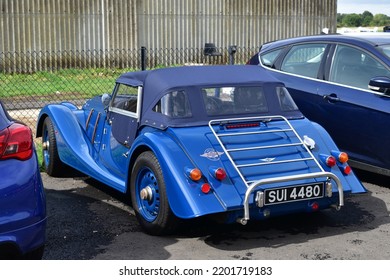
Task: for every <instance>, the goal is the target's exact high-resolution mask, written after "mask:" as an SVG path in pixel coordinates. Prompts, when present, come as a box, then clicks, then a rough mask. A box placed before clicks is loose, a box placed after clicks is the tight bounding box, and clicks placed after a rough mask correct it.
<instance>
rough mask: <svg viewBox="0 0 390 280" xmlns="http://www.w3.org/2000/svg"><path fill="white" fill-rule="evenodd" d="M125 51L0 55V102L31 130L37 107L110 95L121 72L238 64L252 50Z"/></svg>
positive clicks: (145, 49)
mask: <svg viewBox="0 0 390 280" xmlns="http://www.w3.org/2000/svg"><path fill="white" fill-rule="evenodd" d="M229 50H231V49H230V48H228V49H222V48H220V49H216V50H215V53H216V54H217V55H205V49H204V48H200V49H198V48H186V49H147V48H141V49H131V50H113V51H82V52H79V51H75V52H47V51H46V52H44V51H41V52H3V53H0V65H3V68H2V69H0V99H1V100H2V102H3V103H4V104H5V106H6V107H7V109H8V110H9V112H10V115H11V116H12V117H14V118H16V119H19V120H21V121H24V122H25V123H26V124H28V125H29V126H30V127H31V128H32V129H33V130H35V123H36V118H37V115H38V113H39V110H40V108H42V107H43V106H44V105H46V104H49V103H55V102H61V101H71V102H73V103H75V104H76V105H79V106H81V105H82V104H83V103H84V102H85V100H86V99H88V98H90V97H92V96H95V95H99V94H102V93H106V92H108V93H109V92H111V91H112V89H113V86H114V82H115V79H116V78H117V77H118V76H119V75H120V74H121V73H124V72H128V71H139V70H142V69H145V68H146V69H152V68H160V67H172V66H178V65H191V64H196V65H198V64H229V63H230V64H232V63H235V64H244V63H246V61H247V60H248V59H249V58H250V57H251V56H252V55H253V54H254V53H255V52H256V51H258V47H254V48H236V52H235V53H233V52H231V51H229Z"/></svg>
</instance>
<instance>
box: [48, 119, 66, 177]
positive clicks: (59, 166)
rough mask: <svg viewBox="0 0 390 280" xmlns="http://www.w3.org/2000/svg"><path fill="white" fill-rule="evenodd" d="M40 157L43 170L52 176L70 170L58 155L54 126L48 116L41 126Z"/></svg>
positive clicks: (57, 175)
mask: <svg viewBox="0 0 390 280" xmlns="http://www.w3.org/2000/svg"><path fill="white" fill-rule="evenodd" d="M42 158H43V160H42V161H43V163H42V165H43V168H44V170H45V172H46V173H47V174H48V175H50V176H52V177H64V176H65V175H66V174H67V173H68V172H69V171H70V167H69V166H68V165H66V164H64V163H63V162H62V161H61V159H60V156H59V155H58V150H57V140H56V136H55V132H54V126H53V123H52V121H51V119H50V118H49V117H47V118H46V119H45V120H44V122H43V127H42Z"/></svg>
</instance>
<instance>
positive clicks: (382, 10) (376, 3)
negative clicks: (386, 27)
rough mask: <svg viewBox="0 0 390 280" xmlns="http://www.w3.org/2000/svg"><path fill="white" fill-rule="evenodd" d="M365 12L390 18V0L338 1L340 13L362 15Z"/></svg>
mask: <svg viewBox="0 0 390 280" xmlns="http://www.w3.org/2000/svg"><path fill="white" fill-rule="evenodd" d="M364 11H369V12H371V13H372V14H373V15H376V14H385V15H388V16H390V0H337V12H338V13H341V14H352V13H355V14H362V13H363V12H364Z"/></svg>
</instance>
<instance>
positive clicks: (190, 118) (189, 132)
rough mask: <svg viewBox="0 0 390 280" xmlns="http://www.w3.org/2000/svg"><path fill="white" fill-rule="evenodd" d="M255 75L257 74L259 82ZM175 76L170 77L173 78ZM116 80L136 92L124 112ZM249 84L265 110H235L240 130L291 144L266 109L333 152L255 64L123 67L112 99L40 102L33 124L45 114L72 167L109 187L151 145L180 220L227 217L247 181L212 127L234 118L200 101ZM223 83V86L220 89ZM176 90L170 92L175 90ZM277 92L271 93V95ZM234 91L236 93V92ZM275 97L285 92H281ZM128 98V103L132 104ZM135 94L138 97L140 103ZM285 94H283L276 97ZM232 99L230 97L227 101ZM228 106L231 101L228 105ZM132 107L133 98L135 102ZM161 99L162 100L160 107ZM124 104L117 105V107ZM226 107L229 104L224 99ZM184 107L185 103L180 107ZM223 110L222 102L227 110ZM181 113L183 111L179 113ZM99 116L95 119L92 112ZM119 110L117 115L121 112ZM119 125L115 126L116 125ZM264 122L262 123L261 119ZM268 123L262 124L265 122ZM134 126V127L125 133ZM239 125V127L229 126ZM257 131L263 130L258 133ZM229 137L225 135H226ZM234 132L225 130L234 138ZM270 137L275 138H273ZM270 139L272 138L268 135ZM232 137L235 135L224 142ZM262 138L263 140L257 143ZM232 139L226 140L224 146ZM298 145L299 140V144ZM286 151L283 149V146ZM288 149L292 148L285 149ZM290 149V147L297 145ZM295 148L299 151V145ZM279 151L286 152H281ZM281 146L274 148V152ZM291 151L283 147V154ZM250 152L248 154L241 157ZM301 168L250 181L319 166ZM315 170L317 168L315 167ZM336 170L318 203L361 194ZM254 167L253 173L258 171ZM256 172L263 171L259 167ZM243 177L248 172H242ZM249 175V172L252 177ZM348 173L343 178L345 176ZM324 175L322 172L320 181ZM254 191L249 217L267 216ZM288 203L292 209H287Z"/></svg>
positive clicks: (283, 209)
mask: <svg viewBox="0 0 390 280" xmlns="http://www.w3.org/2000/svg"><path fill="white" fill-rule="evenodd" d="M258 74H260V75H261V76H262V78H261V79H260V80H259V78H258V76H257V75H258ZM173 77H174V78H173ZM121 85H127V86H131V87H132V89H129V90H130V91H131V90H134V91H135V92H138V93H137V94H138V101H137V102H138V105H137V109H134V108H135V107H134V106H133V109H132V110H134V111H132V112H126V111H125V110H123V109H122V107H119V105H118V107H115V106H117V105H116V104H119V102H118V103H115V102H116V100H117V98H120V96H119V94H118V92H119V90H120V89H119V88H120V87H121ZM243 85H245V86H247V87H250V88H253V87H254V86H258V85H261V86H262V88H264V94H265V97H266V99H267V102H268V103H267V106H268V107H267V108H268V109H267V110H266V111H265V112H264V113H262V116H261V118H266V120H262V121H259V117H258V114H257V113H235V114H236V115H235V117H236V118H237V117H241V118H242V119H240V120H239V123H241V122H244V123H252V122H255V124H256V127H254V128H246V127H245V126H244V127H242V128H241V127H240V128H238V130H239V134H240V133H241V132H245V133H247V132H249V133H259V131H261V130H268V132H270V135H271V136H269V138H268V140H264V141H265V142H267V141H271V140H272V139H273V140H272V141H271V142H275V143H278V142H280V143H281V142H283V141H284V142H286V141H287V142H289V141H290V139H289V136H287V134H286V133H287V132H273V131H272V129H271V127H273V126H274V125H276V126H279V125H280V124H278V122H276V121H274V120H272V119H271V120H268V118H267V116H270V115H272V114H271V113H277V114H284V115H285V116H286V117H283V119H285V121H282V123H283V124H284V125H285V123H291V125H293V126H294V127H296V129H297V133H298V134H299V135H300V137H302V138H303V137H304V135H309V136H310V137H311V138H312V139H314V140H315V141H316V142H317V145H316V148H315V149H314V150H313V151H312V153H314V154H315V157H316V158H318V157H319V154H321V153H330V151H331V150H337V147H336V146H335V144H334V142H333V141H332V139H331V138H330V137H329V135H328V134H327V133H326V132H325V130H323V129H322V128H321V127H319V126H318V125H317V124H314V123H311V122H310V121H308V120H307V119H305V118H304V117H303V116H302V114H301V113H300V112H299V111H297V110H296V109H294V110H287V111H286V112H282V111H281V108H282V107H281V106H282V105H281V104H279V102H282V101H280V100H279V102H278V99H277V97H276V92H275V90H276V88H282V87H283V84H282V83H280V82H279V81H277V80H275V79H273V78H271V77H270V76H268V75H267V74H265V71H263V70H260V68H258V67H252V68H251V69H250V70H249V71H248V66H213V67H212V66H204V67H178V68H168V69H159V70H150V71H143V72H135V73H126V74H124V75H122V76H121V77H120V78H118V79H117V81H116V86H115V87H114V91H113V94H112V97H111V101H110V103H109V105H107V106H105V105H103V104H102V101H100V100H101V99H102V98H103V99H105V98H106V97H107V96H102V97H101V96H97V97H95V98H92V99H91V100H88V101H87V102H86V103H85V104H84V105H83V107H82V108H81V109H77V108H75V107H73V106H72V105H69V104H68V103H63V104H52V105H47V106H45V107H44V108H43V109H42V110H41V113H40V115H39V118H38V125H37V136H38V137H39V136H41V135H42V133H41V131H40V130H41V129H42V125H43V122H44V119H45V118H46V117H50V118H51V119H52V121H53V123H54V126H55V132H56V137H57V139H58V149H59V155H60V158H61V161H63V162H64V163H66V164H67V165H70V166H72V167H74V168H75V169H77V170H79V171H81V172H83V173H85V174H87V175H89V176H91V177H93V178H95V179H97V180H98V181H101V182H103V183H105V184H107V185H108V186H111V187H113V188H115V189H117V190H119V191H121V192H123V193H125V192H128V191H129V188H130V185H129V184H130V180H131V176H132V175H134V174H132V169H133V166H134V163H135V162H136V160H137V158H138V156H139V155H140V154H141V153H142V152H144V151H151V152H153V154H154V155H155V156H156V158H157V159H158V161H159V164H160V166H161V170H162V173H163V177H164V181H165V185H166V186H167V188H166V192H167V197H168V201H169V205H170V208H171V209H172V211H173V213H174V214H175V215H176V216H177V217H179V218H185V219H188V218H194V217H199V216H204V215H209V214H217V213H229V214H231V217H230V218H229V220H235V218H237V217H239V216H242V215H243V213H244V205H243V204H244V197H245V195H246V192H247V190H248V185H247V183H246V182H244V181H243V180H242V178H241V177H240V176H241V175H240V172H238V171H237V169H236V167H235V166H234V164H232V162H231V161H230V159H229V157H228V156H227V153H226V151H225V150H224V148H223V147H222V146H221V143H220V142H218V140H217V139H216V137H215V135H214V134H213V130H214V128H213V127H215V128H216V129H219V128H222V127H224V126H225V125H226V124H227V123H229V122H232V123H236V122H237V121H236V120H229V121H224V120H223V118H226V117H229V118H230V117H231V115H226V113H224V112H218V111H217V112H216V113H215V114H216V115H214V116H211V115H209V113H208V111H207V109H206V107H205V104H204V102H206V101H205V100H208V98H209V97H208V96H207V98H206V97H205V95H204V92H203V91H202V90H203V89H206V90H209V93H208V94H214V93H215V94H216V95H221V94H222V95H223V94H226V93H223V92H217V90H215V92H212V91H211V90H210V88H214V87H219V86H224V87H226V88H227V89H234V88H235V86H243ZM221 89H222V88H221ZM181 91H184V92H185V93H186V95H187V98H188V106H189V108H188V109H191V112H190V113H189V114H187V115H182V116H170V115H164V114H163V113H160V111H159V110H162V109H161V108H160V107H164V106H163V105H162V104H163V103H164V102H163V101H162V100H164V98H166V97H167V100H169V99H168V98H173V97H175V98H176V97H179V96H181V95H179V92H181ZM172 93H173V94H172ZM274 93H275V94H274ZM237 94H238V93H237ZM279 96H282V97H280V98H285V97H284V95H283V93H280V95H279ZM133 97H134V96H131V98H130V99H129V100H130V101H129V102H132V101H131V100H133ZM139 100H142V102H140V101H139ZM281 100H282V99H281ZM229 102H230V101H229ZM229 104H230V103H229ZM133 105H134V104H133ZM160 105H161V106H160ZM120 106H122V105H120ZM226 106H227V105H226ZM181 109H183V108H181ZM225 109H226V108H225ZM180 113H182V112H180ZM98 115H99V117H97V116H98ZM118 115H120V116H119V118H118ZM212 121H217V122H220V124H219V125H216V126H213V125H212V126H211V127H210V125H209V123H210V122H212ZM115 123H116V124H115ZM262 123H263V124H262ZM265 123H266V124H265ZM114 124H115V125H118V127H119V124H122V126H121V127H122V130H125V131H124V132H119V131H117V132H114V131H113V130H114ZM128 130H134V131H128ZM233 130H236V129H233ZM260 133H262V132H260ZM226 136H228V135H226ZM231 137H232V136H228V138H231ZM251 137H252V136H249V137H246V139H247V140H244V142H242V140H239V141H241V143H236V144H237V145H238V147H242V146H245V145H247V143H249V142H256V141H257V142H258V141H259V140H258V139H254V138H253V137H252V139H251ZM271 138H272V139H271ZM270 139H271V140H270ZM229 141H233V142H234V141H236V140H228V142H229ZM260 142H261V141H260ZM229 145H230V144H229ZM300 145H301V146H304V145H302V144H300ZM281 149H282V150H283V148H281ZM289 149H290V148H289ZM294 149H295V148H294ZM300 149H304V150H305V148H304V147H301V148H300ZM279 152H280V153H283V151H279ZM279 152H274V156H275V153H279ZM290 152H291V151H288V152H287V151H284V153H285V155H284V157H285V158H287V157H288V156H289V153H290ZM292 153H293V154H295V155H297V156H299V157H303V156H302V154H304V153H310V152H308V151H303V152H302V151H295V150H294V152H292ZM269 156H270V155H269V153H267V149H264V150H262V151H261V152H258V154H257V155H256V156H255V157H256V158H258V157H260V158H264V159H266V160H268V158H269ZM245 157H247V155H245ZM246 160H250V161H253V160H255V161H256V162H258V161H259V160H258V159H253V158H249V159H246ZM297 165H299V166H301V167H299V168H296V167H293V166H289V167H287V168H288V169H289V171H286V170H284V171H282V170H279V171H278V168H269V167H268V168H265V169H264V170H265V172H264V174H262V175H256V176H255V177H254V178H252V179H251V180H260V179H261V178H269V177H275V176H282V175H283V174H284V175H285V176H289V175H294V176H296V175H299V174H302V173H304V174H307V173H309V174H310V173H312V172H317V171H321V170H322V169H323V167H319V166H318V165H314V167H313V166H312V164H306V163H298V164H297ZM215 167H216V168H224V169H225V170H226V173H227V176H226V178H224V179H222V180H218V179H216V178H215V176H214V175H213V170H215ZM194 168H198V169H200V170H201V172H202V174H203V176H202V178H201V179H200V180H198V181H193V180H192V179H190V178H189V177H188V170H191V169H194ZM314 170H316V171H314ZM330 170H331V171H332V172H334V173H335V174H337V175H336V176H338V177H339V178H340V181H341V183H342V187H341V186H340V188H341V189H338V188H337V186H335V185H334V184H333V193H334V196H332V197H330V198H328V197H324V198H321V199H318V200H319V204H320V207H321V208H328V207H330V205H331V204H337V201H338V200H339V198H340V196H339V195H338V193H339V192H340V190H341V192H343V193H346V194H348V193H361V192H365V189H364V187H363V186H362V184H361V183H360V181H359V180H358V179H357V178H356V176H355V175H353V173H352V174H350V175H344V174H342V172H341V171H340V169H339V168H337V167H333V168H332V169H329V171H330ZM256 172H257V171H256ZM260 173H261V172H260ZM244 176H247V174H244ZM249 176H250V175H249ZM347 177H348V178H347ZM324 180H325V181H326V180H327V179H326V178H322V181H324ZM318 181H321V180H317V179H313V178H305V179H298V180H296V181H294V182H290V183H289V184H288V185H289V186H291V185H294V184H306V183H313V182H318ZM206 183H207V184H209V185H210V186H211V191H210V192H208V193H204V192H202V191H201V187H202V186H203V185H204V184H206ZM282 185H286V183H283V184H280V183H278V184H268V185H265V186H262V187H261V188H259V189H258V190H256V191H260V190H264V189H267V188H275V187H280V186H282ZM254 196H255V194H250V203H249V204H250V205H251V209H250V211H251V216H252V217H253V218H254V219H256V218H264V217H263V214H261V211H260V212H259V211H258V209H256V207H255V208H253V206H254V204H255V202H254V200H255V198H254ZM269 208H273V209H274V211H275V213H280V214H282V213H290V212H291V211H292V212H294V211H303V210H302V209H304V211H309V208H310V207H309V206H308V201H306V200H305V201H299V202H296V203H295V202H294V203H286V204H282V205H272V206H270V207H269ZM291 209H292V210H291Z"/></svg>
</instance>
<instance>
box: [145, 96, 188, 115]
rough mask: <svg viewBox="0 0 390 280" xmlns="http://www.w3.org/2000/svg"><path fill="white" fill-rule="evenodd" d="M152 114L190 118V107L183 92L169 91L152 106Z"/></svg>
mask: <svg viewBox="0 0 390 280" xmlns="http://www.w3.org/2000/svg"><path fill="white" fill-rule="evenodd" d="M153 111H154V112H157V113H161V114H163V115H165V116H168V117H172V118H186V117H191V116H192V112H191V107H190V103H189V101H188V96H187V93H186V92H185V91H184V90H177V91H171V92H169V93H167V94H165V95H164V96H163V97H162V98H161V99H160V100H159V101H158V102H157V104H156V105H155V106H154V108H153Z"/></svg>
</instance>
